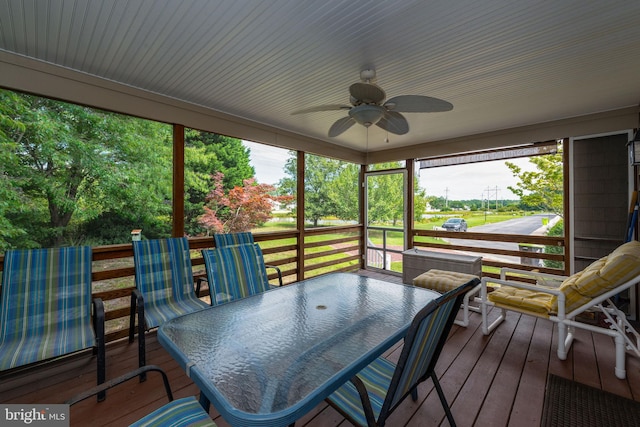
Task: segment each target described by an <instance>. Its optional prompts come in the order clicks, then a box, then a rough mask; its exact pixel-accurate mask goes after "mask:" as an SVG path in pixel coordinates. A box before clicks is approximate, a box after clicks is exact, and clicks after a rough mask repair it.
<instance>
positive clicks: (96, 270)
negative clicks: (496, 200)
mask: <svg viewBox="0 0 640 427" xmlns="http://www.w3.org/2000/svg"><path fill="white" fill-rule="evenodd" d="M363 229H364V228H363V226H362V225H353V226H340V227H322V228H315V229H307V230H304V232H302V233H301V232H299V231H298V230H292V231H283V232H273V233H257V234H254V238H255V240H256V242H257V243H258V244H259V245H260V247H261V249H262V251H263V253H264V256H265V261H266V263H267V264H271V265H276V266H278V267H279V268H280V269H281V271H282V275H283V282H284V283H285V284H289V283H293V282H296V281H299V280H302V279H304V278H309V277H313V276H317V275H320V274H325V273H328V272H336V271H354V270H358V269H359V268H362V266H363V250H364V249H363V248H364V247H365V245H364V241H363V239H364V237H363V236H364V233H363ZM301 235H302V236H304V244H303V245H300V240H301ZM423 236H430V237H438V238H451V237H452V234H451V233H450V232H442V231H435V230H434V231H432V230H415V233H414V236H412V238H413V246H415V247H419V248H425V249H434V250H445V249H446V250H461V251H465V252H476V253H483V254H497V255H508V256H515V257H527V258H534V259H543V260H544V259H550V260H555V261H562V262H564V255H563V254H546V253H532V252H524V251H514V250H504V249H495V248H491V246H490V242H513V243H530V244H540V245H546V246H563V245H564V240H563V239H562V238H556V237H546V236H524V235H508V234H500V235H498V234H481V233H470V232H468V233H456V234H455V238H456V239H471V240H483V241H484V242H487V244H483V247H482V248H478V247H474V246H470V245H451V244H446V243H442V244H437V243H426V242H424V241H421V237H423ZM213 246H214V244H213V238H211V237H197V238H191V239H189V247H190V249H191V250H192V265H193V273H194V278H196V279H197V278H198V277H203V276H204V275H205V272H204V262H203V260H202V256H201V254H200V250H201V249H206V248H212V247H213ZM2 258H3V257H2V256H0V268H1V265H2ZM301 258H302V259H301ZM513 265H514V264H510V263H503V262H497V261H491V260H489V259H487V258H484V259H483V266H484V267H486V266H492V267H502V266H513ZM565 265H566V263H565ZM92 267H93V276H92V277H93V289H94V297H99V298H101V299H102V300H103V301H104V303H105V309H106V320H107V336H106V339H107V341H113V340H117V339H120V338H124V337H126V336H127V334H128V330H129V313H130V296H131V291H132V290H133V288H134V286H135V285H134V267H133V250H132V247H131V244H130V243H128V244H121V245H109V246H98V247H94V248H93V266H92ZM523 267H524V268H530V269H533V268H536V269H538V270H540V271H544V272H551V273H558V272H560V273H563V271H558V270H556V269H549V268H544V267H530V266H523ZM483 274H484V275H488V276H493V274H492V273H490V272H485V273H483ZM275 278H276V274H275V273H271V274H270V276H269V279H270V281H271V282H272V283H276V281H275ZM208 293H209V291H208V288H207V287H206V286H205V287H204V288H203V289H202V290H201V295H200V296H201V297H202V298H206V297H207V296H208Z"/></svg>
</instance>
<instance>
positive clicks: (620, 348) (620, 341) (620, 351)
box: [615, 334, 627, 380]
mask: <svg viewBox="0 0 640 427" xmlns="http://www.w3.org/2000/svg"><path fill="white" fill-rule="evenodd" d="M615 342H616V369H615V372H616V377H618V378H620V379H621V380H623V379H625V378H626V377H627V369H626V367H625V362H626V361H625V359H626V348H625V342H624V337H622V336H621V335H620V334H618V335H616V337H615Z"/></svg>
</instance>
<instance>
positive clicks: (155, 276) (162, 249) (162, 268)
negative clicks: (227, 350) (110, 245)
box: [129, 237, 208, 366]
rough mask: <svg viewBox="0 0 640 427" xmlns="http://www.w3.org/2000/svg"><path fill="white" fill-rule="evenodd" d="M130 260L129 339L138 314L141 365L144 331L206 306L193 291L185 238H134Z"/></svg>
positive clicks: (132, 335) (142, 364)
mask: <svg viewBox="0 0 640 427" xmlns="http://www.w3.org/2000/svg"><path fill="white" fill-rule="evenodd" d="M133 263H134V267H135V282H136V289H134V290H133V292H132V294H131V314H130V320H129V342H133V339H134V332H135V323H136V317H135V315H136V313H137V315H138V353H139V366H144V365H145V363H146V360H145V353H146V350H145V340H144V335H145V331H146V330H149V329H151V328H156V327H158V326H160V325H161V324H162V323H164V322H166V321H167V320H170V319H173V318H174V317H177V316H181V315H183V314H187V313H192V312H194V311H197V310H202V309H203V308H206V307H208V305H207V303H206V302H204V301H201V300H199V299H198V298H197V297H196V293H195V291H194V287H193V273H192V271H191V256H190V254H189V241H188V240H187V238H186V237H181V238H170V239H156V240H140V241H134V242H133Z"/></svg>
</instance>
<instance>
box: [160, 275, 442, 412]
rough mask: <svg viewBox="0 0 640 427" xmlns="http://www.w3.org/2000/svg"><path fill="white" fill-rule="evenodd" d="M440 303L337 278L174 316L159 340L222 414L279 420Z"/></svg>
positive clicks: (426, 295) (416, 291)
mask: <svg viewBox="0 0 640 427" xmlns="http://www.w3.org/2000/svg"><path fill="white" fill-rule="evenodd" d="M438 296H439V294H437V293H435V292H432V291H429V290H426V289H422V288H415V287H413V286H407V285H400V284H394V283H389V282H384V281H380V280H376V279H371V278H367V277H362V276H358V275H355V274H349V273H334V274H328V275H324V276H319V277H316V278H313V279H308V280H305V281H302V282H298V283H296V284H292V285H287V286H284V287H282V288H278V289H274V290H270V291H267V292H264V293H262V294H259V295H255V296H251V297H248V298H245V299H242V300H238V301H234V302H231V303H228V304H223V305H220V306H216V307H211V308H207V309H204V310H202V311H199V312H196V313H192V314H189V315H185V316H182V317H178V318H175V319H173V320H171V321H169V322H166V323H164V324H163V325H162V326H161V327H160V329H159V333H158V337H159V341H160V342H161V344H162V345H163V346H164V347H165V348H167V350H168V351H169V352H170V353H171V354H172V356H173V357H174V358H176V360H178V362H179V363H180V364H181V365H182V367H183V368H184V369H185V370H186V371H187V374H188V375H189V376H190V377H192V378H193V379H194V381H196V383H198V385H199V386H200V387H201V391H202V392H203V393H204V394H205V395H206V396H207V397H208V399H209V400H211V402H212V403H213V404H214V406H216V408H217V409H218V410H219V411H220V412H221V413H222V415H223V416H224V415H225V413H227V414H228V413H229V411H232V412H234V414H235V415H234V417H235V416H237V415H238V414H240V416H242V414H246V415H247V417H248V418H249V419H250V418H251V416H252V414H262V415H268V414H271V415H274V417H277V414H278V412H282V411H284V412H285V413H286V414H290V413H291V411H294V410H300V408H301V407H304V409H305V411H306V410H310V409H311V408H313V407H314V406H315V405H316V404H317V403H318V402H319V401H321V400H322V399H324V398H325V397H327V395H328V394H329V393H331V392H332V391H333V390H335V389H336V388H338V387H339V386H340V385H341V384H343V383H344V382H345V381H347V380H348V379H349V378H351V376H353V375H354V374H355V373H356V372H358V371H359V370H360V369H362V368H363V367H364V366H366V365H367V364H368V363H370V362H371V361H372V360H373V359H375V358H376V357H377V356H380V355H381V354H382V353H383V352H384V351H385V350H386V349H388V348H389V347H391V346H392V345H393V344H394V343H395V342H397V341H398V340H399V339H400V338H401V337H402V336H404V334H405V333H406V330H407V328H408V326H409V325H410V323H411V320H412V319H413V317H414V316H415V314H416V313H417V312H418V311H419V310H420V309H421V308H422V307H424V306H425V305H426V304H428V303H429V302H430V301H432V300H433V299H435V298H437V297H438ZM286 414H283V415H286ZM266 418H269V417H266Z"/></svg>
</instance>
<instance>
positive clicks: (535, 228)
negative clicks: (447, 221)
mask: <svg viewBox="0 0 640 427" xmlns="http://www.w3.org/2000/svg"><path fill="white" fill-rule="evenodd" d="M543 218H549V219H550V220H551V218H553V215H546V214H539V215H531V216H526V217H522V218H516V219H510V220H508V221H502V222H498V223H494V224H486V225H479V226H476V227H471V228H469V230H468V231H473V232H477V233H499V234H538V233H539V234H544V231H545V228H543V225H542V219H543ZM453 234H457V233H452V235H453ZM449 242H450V243H451V244H452V245H463V246H473V247H476V248H484V247H492V248H496V249H506V250H513V251H517V250H518V244H517V243H509V242H485V241H482V240H466V239H456V238H450V239H449ZM485 257H486V258H491V259H495V260H499V261H504V262H518V263H519V262H520V258H518V257H512V256H504V255H493V254H487V255H486V256H485Z"/></svg>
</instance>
